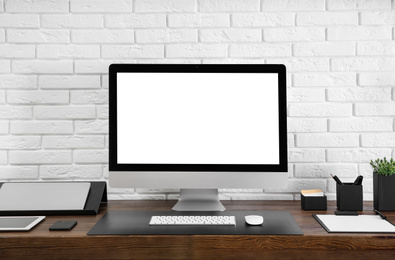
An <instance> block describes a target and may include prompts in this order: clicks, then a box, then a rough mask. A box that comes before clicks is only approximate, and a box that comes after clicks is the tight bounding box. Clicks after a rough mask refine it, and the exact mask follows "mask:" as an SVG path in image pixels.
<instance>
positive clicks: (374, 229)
mask: <svg viewBox="0 0 395 260" xmlns="http://www.w3.org/2000/svg"><path fill="white" fill-rule="evenodd" d="M313 216H314V218H315V219H316V220H317V221H318V222H319V223H320V224H321V225H322V226H323V227H324V228H325V229H326V231H328V232H350V233H395V226H394V225H392V224H391V223H390V222H388V221H387V220H385V219H382V218H381V217H380V216H379V215H358V216H337V215H313Z"/></svg>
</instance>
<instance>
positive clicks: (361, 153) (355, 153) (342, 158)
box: [327, 148, 391, 163]
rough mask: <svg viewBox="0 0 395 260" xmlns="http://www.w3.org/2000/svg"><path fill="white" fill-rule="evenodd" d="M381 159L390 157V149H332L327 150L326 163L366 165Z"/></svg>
mask: <svg viewBox="0 0 395 260" xmlns="http://www.w3.org/2000/svg"><path fill="white" fill-rule="evenodd" d="M383 157H387V158H389V157H391V149H374V148H372V149H370V148H364V149H363V148H352V149H345V148H342V149H339V148H334V149H328V150H327V161H328V162H349V163H366V162H370V160H372V159H374V158H383Z"/></svg>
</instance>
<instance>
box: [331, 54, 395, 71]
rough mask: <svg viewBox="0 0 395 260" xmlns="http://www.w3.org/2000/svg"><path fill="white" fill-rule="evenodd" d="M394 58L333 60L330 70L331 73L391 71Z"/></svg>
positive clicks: (394, 61)
mask: <svg viewBox="0 0 395 260" xmlns="http://www.w3.org/2000/svg"><path fill="white" fill-rule="evenodd" d="M394 67H395V58H387V57H385V58H384V57H380V58H377V57H374V58H370V57H358V58H333V59H332V60H331V68H332V70H333V71H374V70H379V71H393V68H394Z"/></svg>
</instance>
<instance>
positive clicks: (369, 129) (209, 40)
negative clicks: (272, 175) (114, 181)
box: [0, 0, 395, 199]
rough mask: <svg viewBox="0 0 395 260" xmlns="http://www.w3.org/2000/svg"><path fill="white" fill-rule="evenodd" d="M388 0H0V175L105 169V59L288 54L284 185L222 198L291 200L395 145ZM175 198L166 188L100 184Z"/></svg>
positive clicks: (233, 59)
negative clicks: (286, 176) (303, 191)
mask: <svg viewBox="0 0 395 260" xmlns="http://www.w3.org/2000/svg"><path fill="white" fill-rule="evenodd" d="M394 26H395V2H394V1H391V0H368V1H367V0H348V1H344V0H227V1H223V0H56V1H53V0H0V144H1V145H0V181H9V180H23V181H24V180H106V179H107V178H108V169H107V168H108V75H107V73H108V72H107V70H108V65H109V64H111V63H115V62H122V63H258V64H262V63H267V64H273V63H282V64H285V65H286V66H287V69H288V74H287V86H288V146H289V187H288V188H286V189H284V190H270V189H268V190H259V189H258V190H222V192H221V198H223V199H297V198H299V196H298V192H299V190H300V189H308V188H321V189H323V190H324V191H325V192H326V193H327V194H328V196H329V198H330V199H334V198H335V196H334V195H335V185H334V181H333V180H332V179H331V178H330V177H329V174H331V173H332V174H336V175H338V176H340V177H341V178H343V179H345V180H347V181H352V180H353V179H354V178H355V177H356V176H357V175H358V174H362V175H364V176H365V179H364V184H365V186H364V192H365V195H364V198H367V199H369V198H370V199H371V198H372V173H371V169H370V166H369V161H370V160H371V159H376V158H378V157H383V156H386V157H395V134H394V132H395V120H394V118H395V28H394ZM109 192H110V198H129V199H166V198H168V199H174V198H175V197H176V193H177V190H167V189H163V190H157V189H111V188H110V190H109Z"/></svg>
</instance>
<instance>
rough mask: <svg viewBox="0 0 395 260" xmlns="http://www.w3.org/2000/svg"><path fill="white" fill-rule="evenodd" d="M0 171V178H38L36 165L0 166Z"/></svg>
mask: <svg viewBox="0 0 395 260" xmlns="http://www.w3.org/2000/svg"><path fill="white" fill-rule="evenodd" d="M0 161H1V160H0ZM0 172H1V174H0V179H2V180H6V179H8V180H11V179H12V180H15V179H22V180H26V179H37V178H38V166H18V167H13V166H2V167H0Z"/></svg>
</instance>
